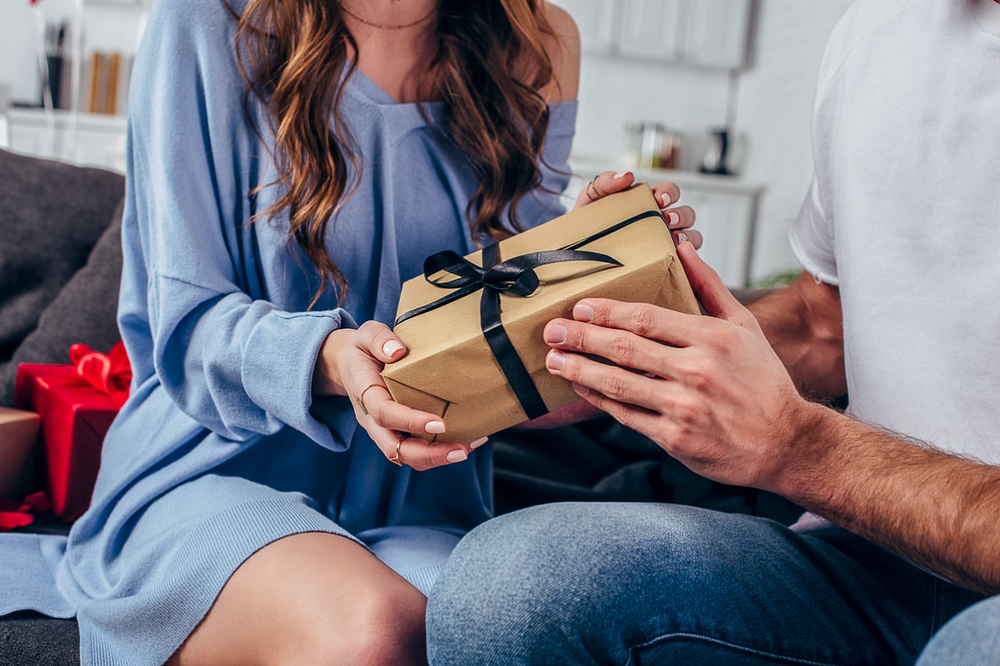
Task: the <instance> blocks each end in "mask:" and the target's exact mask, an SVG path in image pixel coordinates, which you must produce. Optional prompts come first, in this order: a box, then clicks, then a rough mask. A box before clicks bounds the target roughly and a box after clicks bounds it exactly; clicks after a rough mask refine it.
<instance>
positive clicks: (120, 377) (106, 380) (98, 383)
mask: <svg viewBox="0 0 1000 666" xmlns="http://www.w3.org/2000/svg"><path fill="white" fill-rule="evenodd" d="M69 357H70V360H72V361H73V365H74V366H75V367H76V374H78V375H80V376H81V377H82V378H83V379H85V380H86V381H87V383H88V384H90V385H91V386H93V387H94V388H95V389H97V390H98V391H100V392H101V393H104V394H106V395H107V396H108V397H109V398H111V401H112V402H114V403H115V405H117V406H118V407H121V406H122V405H124V404H125V401H126V400H128V391H129V384H131V383H132V366H130V365H129V362H128V355H127V354H126V353H125V345H124V344H122V343H121V342H119V343H118V344H116V345H115V346H114V347H112V348H111V351H110V352H108V353H107V354H102V353H100V352H95V351H94V350H92V349H91V348H90V347H88V346H87V345H84V344H80V343H77V344H75V345H73V346H72V347H70V348H69Z"/></svg>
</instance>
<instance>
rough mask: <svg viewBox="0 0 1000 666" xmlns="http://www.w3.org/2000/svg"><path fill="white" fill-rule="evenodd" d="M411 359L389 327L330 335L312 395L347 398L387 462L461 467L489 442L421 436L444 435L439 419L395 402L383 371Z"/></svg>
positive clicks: (421, 467) (421, 468) (372, 324)
mask: <svg viewBox="0 0 1000 666" xmlns="http://www.w3.org/2000/svg"><path fill="white" fill-rule="evenodd" d="M404 356H406V347H404V346H403V343H402V341H401V340H400V339H399V338H398V337H396V335H395V334H394V333H393V332H392V330H390V329H389V327H388V326H386V325H385V324H382V323H379V322H376V321H368V322H365V323H364V324H362V325H361V327H360V328H358V329H357V330H355V329H338V330H336V331H333V332H332V333H330V335H328V336H327V338H326V340H325V341H324V342H323V346H322V348H321V349H320V353H319V357H318V358H317V359H316V370H315V372H314V374H313V393H314V394H317V395H346V396H347V397H349V398H350V399H351V405H353V407H354V414H355V416H356V417H357V419H358V423H360V424H361V426H362V427H363V428H364V429H365V430H367V431H368V435H369V436H370V437H371V438H372V441H374V442H375V444H376V445H377V446H378V447H379V449H380V450H381V451H382V453H383V454H385V457H386V458H388V459H389V460H390V461H391V462H395V463H397V464H399V465H409V466H410V467H412V468H413V469H415V470H417V471H424V470H427V469H431V468H432V467H439V466H441V465H448V464H451V463H456V462H462V461H463V460H466V459H467V458H468V457H469V453H470V452H471V451H472V450H473V449H475V448H477V447H478V446H480V445H482V444H483V443H485V441H486V438H485V437H484V438H483V439H480V440H477V441H475V442H472V443H470V444H460V443H457V442H450V443H444V442H428V441H427V440H425V439H421V438H420V437H419V436H417V437H414V436H412V435H411V433H416V434H418V435H432V436H433V435H440V434H443V433H444V432H445V424H444V421H442V420H441V418H440V417H439V416H435V415H434V414H429V413H427V412H421V411H417V410H415V409H411V408H409V407H406V406H404V405H401V404H399V403H398V402H396V401H395V400H393V399H392V396H391V395H390V394H389V389H387V388H386V387H385V382H384V381H383V379H382V369H383V368H384V367H385V364H386V363H392V362H393V361H398V360H399V359H401V358H403V357H404Z"/></svg>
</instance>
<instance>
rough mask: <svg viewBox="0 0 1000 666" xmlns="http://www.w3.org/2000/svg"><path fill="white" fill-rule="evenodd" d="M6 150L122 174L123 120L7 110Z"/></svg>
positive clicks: (95, 116)
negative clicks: (7, 147)
mask: <svg viewBox="0 0 1000 666" xmlns="http://www.w3.org/2000/svg"><path fill="white" fill-rule="evenodd" d="M7 115H8V120H9V121H10V150H12V151H14V152H18V153H24V154H27V155H34V156H36V157H42V158H46V159H54V160H60V161H62V162H69V163H70V164H77V165H79V166H94V167H101V168H104V169H111V170H112V171H118V172H120V173H124V172H125V117H124V116H108V115H91V114H80V115H79V116H78V117H77V118H76V119H75V120H74V118H73V116H72V114H71V113H69V112H68V111H55V112H54V113H52V114H51V115H50V114H46V113H45V112H43V111H40V110H37V109H10V110H9V111H8V112H7Z"/></svg>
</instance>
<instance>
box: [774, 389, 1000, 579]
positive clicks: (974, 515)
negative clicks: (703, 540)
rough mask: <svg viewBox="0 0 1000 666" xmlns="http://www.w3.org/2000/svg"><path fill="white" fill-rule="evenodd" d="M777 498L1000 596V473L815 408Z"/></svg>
mask: <svg viewBox="0 0 1000 666" xmlns="http://www.w3.org/2000/svg"><path fill="white" fill-rule="evenodd" d="M810 409H811V410H813V416H814V417H815V421H814V422H812V423H811V424H809V425H808V426H807V427H804V428H803V430H802V433H803V434H802V437H801V441H800V442H798V443H797V444H796V447H797V448H798V447H802V448H803V449H808V451H805V450H802V451H800V452H799V453H800V455H796V456H795V460H796V462H795V463H794V464H792V465H790V466H788V467H786V469H784V470H783V473H782V474H780V475H779V476H780V480H779V481H778V483H779V485H780V487H778V488H774V490H776V491H777V492H779V493H781V494H783V495H784V496H786V497H788V498H789V499H791V500H792V501H794V502H796V503H798V504H799V505H801V506H803V507H804V508H806V509H808V510H810V511H812V512H814V513H817V514H819V515H821V516H824V517H826V518H829V519H830V520H832V521H834V522H835V523H837V524H838V525H841V526H842V527H844V528H845V529H848V530H850V531H852V532H855V533H857V534H860V535H861V536H864V537H866V538H868V539H871V540H872V541H874V542H876V543H879V544H881V545H883V546H885V547H886V548H888V549H890V550H892V551H894V552H896V553H899V554H900V555H902V556H903V557H905V558H906V559H908V560H909V561H911V562H913V563H915V564H916V565H918V566H921V567H923V568H925V569H928V570H931V571H934V572H936V573H938V574H940V575H942V576H944V577H945V578H948V579H949V580H952V581H954V582H956V583H958V584H960V585H962V586H965V587H968V588H971V589H974V590H977V591H980V592H983V593H985V594H997V593H1000V531H998V530H997V529H996V507H997V506H1000V468H998V467H994V466H989V465H985V464H982V463H978V462H973V461H969V460H965V459H962V458H958V457H955V456H952V455H948V454H946V453H942V452H940V451H937V450H935V449H933V448H931V447H930V446H927V445H924V444H922V443H918V442H912V441H907V440H905V439H903V438H901V437H899V436H897V435H894V434H891V433H886V432H883V431H880V430H877V429H874V428H871V427H869V426H867V425H865V424H862V423H859V422H857V421H855V420H853V419H851V418H849V417H847V416H845V415H843V414H839V413H836V412H834V411H832V410H829V409H826V408H824V407H820V406H818V405H814V406H811V407H810Z"/></svg>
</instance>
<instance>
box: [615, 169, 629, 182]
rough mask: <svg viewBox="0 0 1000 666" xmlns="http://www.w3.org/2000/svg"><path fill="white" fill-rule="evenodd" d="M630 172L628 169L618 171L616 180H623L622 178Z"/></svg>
mask: <svg viewBox="0 0 1000 666" xmlns="http://www.w3.org/2000/svg"><path fill="white" fill-rule="evenodd" d="M628 173H629V172H628V171H619V172H618V173H616V174H615V180H621V179H622V178H624V177H625V176H627V175H628Z"/></svg>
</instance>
